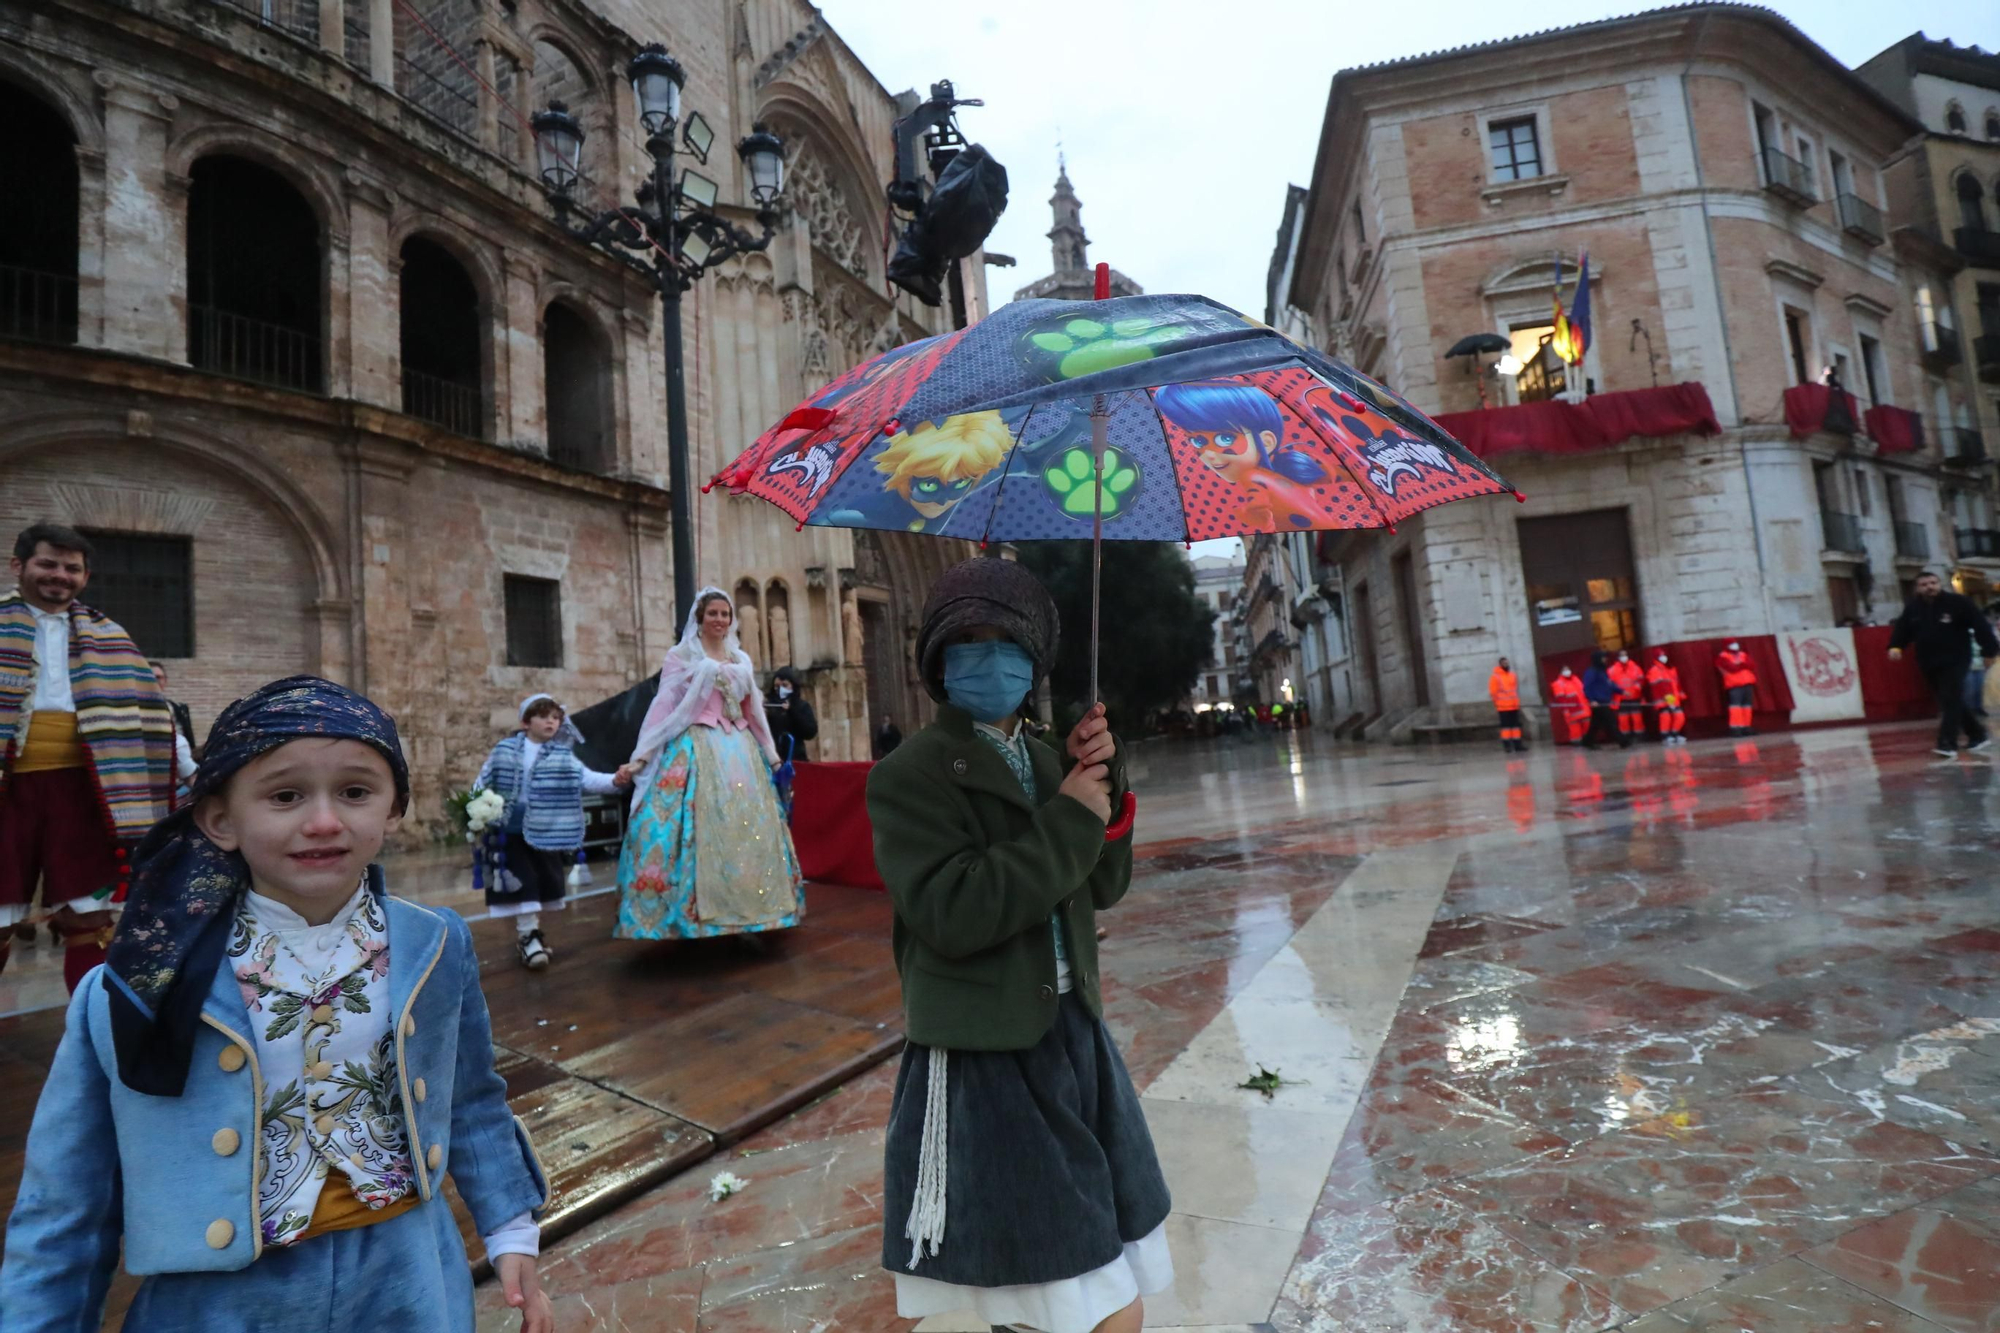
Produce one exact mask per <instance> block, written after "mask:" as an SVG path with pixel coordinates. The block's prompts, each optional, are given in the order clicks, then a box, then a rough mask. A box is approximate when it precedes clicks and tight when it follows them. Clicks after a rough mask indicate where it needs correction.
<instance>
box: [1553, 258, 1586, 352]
mask: <svg viewBox="0 0 2000 1333" xmlns="http://www.w3.org/2000/svg"><path fill="white" fill-rule="evenodd" d="M1570 306H1571V309H1572V310H1573V311H1574V314H1573V315H1566V314H1564V313H1563V303H1562V261H1561V260H1560V259H1558V260H1557V261H1556V282H1555V307H1556V316H1555V326H1556V327H1555V333H1554V335H1553V336H1552V337H1551V338H1550V340H1549V341H1550V342H1552V343H1554V344H1555V349H1556V355H1557V356H1560V357H1561V358H1562V359H1563V361H1564V362H1566V363H1567V364H1569V365H1572V366H1574V365H1580V364H1581V363H1582V361H1583V354H1584V353H1585V352H1587V351H1589V350H1590V255H1589V253H1588V252H1585V253H1584V254H1583V255H1582V256H1581V258H1580V260H1579V263H1578V265H1577V273H1576V291H1575V293H1574V295H1573V296H1572V298H1571V302H1570Z"/></svg>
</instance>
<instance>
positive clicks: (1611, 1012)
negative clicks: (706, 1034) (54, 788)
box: [481, 727, 2000, 1333]
mask: <svg viewBox="0 0 2000 1333" xmlns="http://www.w3.org/2000/svg"><path fill="white" fill-rule="evenodd" d="M1926 736H1927V733H1926V732H1925V730H1924V729H1922V728H1920V727H1890V728H1876V729H1861V728H1854V729H1845V730H1838V731H1828V732H1820V733H1807V734H1798V735H1791V736H1786V737H1779V738H1765V739H1760V740H1758V741H1756V742H1754V743H1744V744H1740V745H1739V744H1733V743H1729V742H1708V743H1701V744H1697V745H1693V746H1689V747H1687V748H1686V749H1685V750H1680V751H1674V752H1661V751H1658V750H1635V751H1633V752H1631V753H1630V754H1623V753H1614V754H1598V755H1594V756H1587V755H1584V754H1581V753H1577V752H1560V753H1557V752H1550V751H1548V750H1546V749H1545V750H1542V751H1538V752H1536V753H1534V754H1531V755H1530V756H1528V757H1527V758H1526V759H1525V760H1518V761H1514V762H1508V761H1507V760H1505V759H1504V758H1503V757H1501V756H1498V755H1492V754H1489V753H1487V752H1485V751H1483V750H1447V751H1443V752H1440V753H1438V754H1431V755H1426V754H1417V753H1412V752H1409V751H1384V750H1377V751H1372V752H1371V751H1364V750H1358V749H1355V748H1353V747H1342V746H1339V745H1333V744H1321V743H1319V742H1318V741H1317V739H1316V738H1289V737H1288V738H1281V739H1278V740H1275V741H1273V740H1263V741H1258V742H1253V743H1241V744H1229V745H1226V746H1225V745H1209V746H1204V747H1188V748H1176V749H1155V750H1153V751H1152V752H1151V763H1150V767H1151V772H1150V773H1149V774H1148V775H1147V777H1146V779H1145V780H1144V781H1143V782H1142V784H1141V786H1142V793H1143V799H1144V800H1145V802H1146V805H1145V807H1144V809H1143V811H1142V820H1143V823H1142V837H1143V836H1144V834H1145V833H1148V832H1150V833H1152V834H1153V835H1154V837H1153V839H1152V840H1150V841H1145V842H1142V846H1141V849H1140V858H1139V865H1140V870H1139V877H1138V881H1137V883H1136V884H1135V887H1134V891H1133V893H1132V896H1131V897H1130V898H1129V899H1128V900H1127V902H1126V903H1125V904H1122V905H1121V906H1120V907H1119V908H1118V909H1117V910H1116V911H1114V912H1111V913H1107V914H1106V916H1105V917H1104V921H1105V924H1106V925H1108V926H1109V927H1110V928H1111V932H1112V933H1111V936H1110V938H1109V939H1108V940H1106V941H1105V943H1104V945H1103V959H1104V967H1103V972H1104V975H1105V978H1106V1002H1107V1011H1108V1012H1107V1018H1108V1020H1109V1022H1110V1024H1111V1026H1112V1028H1113V1030H1114V1032H1115V1034H1116V1036H1117V1038H1118V1040H1119V1042H1120V1044H1121V1047H1122V1048H1123V1049H1124V1050H1125V1051H1126V1053H1127V1057H1128V1062H1129V1064H1130V1066H1131V1068H1132V1072H1133V1076H1134V1079H1135V1082H1137V1084H1138V1085H1139V1087H1140V1090H1141V1092H1142V1095H1143V1097H1144V1100H1145V1104H1146V1109H1147V1114H1148V1117H1149V1121H1150V1123H1151V1125H1152V1128H1153V1131H1154V1136H1155V1139H1156V1142H1157V1143H1158V1146H1159V1149H1160V1153H1161V1157H1162V1159H1163V1162H1164V1163H1165V1165H1166V1169H1167V1173H1168V1176H1169V1180H1170V1182H1171V1184H1172V1185H1173V1187H1174V1194H1175V1214H1174V1216H1173V1218H1172V1219H1171V1220H1170V1223H1169V1231H1170V1235H1171V1237H1172V1240H1173V1245H1174V1252H1175V1259H1176V1266H1177V1269H1178V1273H1179V1280H1178V1282H1177V1284H1176V1287H1175V1289H1174V1290H1173V1291H1172V1292H1171V1293H1168V1294H1165V1295H1162V1296H1160V1297H1157V1298H1154V1299H1152V1300H1150V1301H1149V1302H1148V1320H1147V1324H1148V1327H1162V1328H1164V1327H1177V1328H1184V1329H1203V1330H1208V1331H1209V1333H1224V1331H1228V1333H1251V1331H1252V1330H1267V1329H1279V1330H1286V1331H1287V1333H1292V1331H1294V1330H1314V1331H1322V1330H1324V1331H1326V1333H1331V1331H1333V1330H1343V1331H1345V1330H1378V1329H1379V1330H1406V1331H1408V1333H1421V1331H1425V1330H1439V1331H1440V1333H1444V1331H1448V1330H1506V1331H1507V1333H1529V1331H1530V1330H1534V1331H1539V1330H1563V1331H1565V1333H1568V1331H1571V1330H1576V1331H1581V1330H1595V1329H1607V1328H1629V1329H1633V1330H1642V1331H1643V1333H1667V1331H1669V1330H1682V1329H1730V1330H1739V1329H1741V1330H1757V1331H1759V1333H1762V1331H1763V1330H1820V1329H1828V1330H1847V1329H1852V1330H1863V1329H1870V1330H1891V1331H1894V1333H1903V1331H1905V1330H1909V1331H1915V1330H1924V1331H1925V1333H1934V1331H1935V1330H1938V1329H1954V1330H1956V1329H1980V1330H1996V1329H2000V1133H1996V1130H2000V1109H1996V1108H2000V1095H1996V1094H2000V900H1997V899H1996V898H1995V896H1994V894H1993V891H1992V885H1993V880H1994V876H1993V874H1992V872H1991V869H1990V865H1991V862H1992V860H1993V857H1994V854H1995V839H1994V837H1993V835H1992V833H1991V832H1990V826H1991V814H1990V812H1991V809H1992V805H1991V802H1992V799H1993V797H1994V796H1995V794H1996V792H2000V786H1997V785H1996V779H1995V775H1994V770H1993V769H1992V768H1991V767H1990V766H1989V765H1988V764H1987V763H1985V762H1981V761H1977V760H1973V759H1966V760H1961V761H1959V762H1956V763H1943V764H1939V763H1934V762H1932V761H1931V758H1930V756H1929V755H1928V753H1927V748H1928V742H1927V739H1926ZM1259 1066H1264V1067H1269V1068H1271V1069H1273V1070H1275V1071H1276V1072H1277V1073H1278V1074H1279V1075H1280V1077H1281V1078H1283V1079H1284V1080H1285V1082H1284V1084H1283V1085H1282V1086H1280V1087H1279V1088H1278V1089H1277V1091H1276V1092H1275V1094H1274V1095H1273V1096H1272V1097H1270V1098H1269V1099H1266V1098H1264V1097H1262V1096H1260V1095H1258V1094H1256V1093H1254V1092H1249V1091H1244V1090H1241V1089H1239V1088H1238V1087H1237V1086H1236V1085H1237V1084H1239V1083H1241V1082H1242V1081H1243V1080H1244V1078H1245V1077H1246V1076H1247V1075H1248V1074H1250V1073H1252V1072H1255V1070H1256V1068H1258V1067H1259ZM893 1075H894V1066H893V1064H891V1065H885V1066H883V1067H881V1068H879V1069H876V1070H874V1071H872V1072H870V1073H868V1074H866V1075H864V1076H862V1077H861V1078H859V1079H857V1080H856V1081H854V1082H853V1083H851V1084H849V1085H848V1086H847V1087H845V1088H843V1089H841V1090H840V1091H838V1092H836V1093H834V1094H832V1095H830V1096H829V1097H827V1098H825V1099H823V1100H822V1101H821V1102H819V1103H818V1104H816V1105H814V1106H813V1107H811V1108H809V1109H807V1110H806V1111H804V1112H802V1113H800V1114H798V1115H796V1116H793V1117H791V1118H789V1119H787V1120H785V1121H782V1122H780V1123H778V1124H776V1125H774V1126H772V1127H770V1128H768V1129H766V1130H764V1131H762V1132H761V1133H759V1134H757V1135H755V1136H753V1137H751V1138H750V1139H748V1140H746V1141H745V1142H744V1143H742V1144H740V1145H738V1146H737V1147H736V1148H735V1149H733V1150H730V1151H728V1152H726V1153H724V1154H722V1155H719V1156H717V1157H716V1158H714V1159H713V1160H712V1162H711V1163H706V1164H704V1165H703V1167H702V1168H701V1169H700V1170H699V1171H697V1172H696V1173H694V1174H692V1175H689V1176H686V1177H682V1178H681V1179H678V1180H676V1181H673V1182H671V1183H669V1184H668V1185H666V1186H664V1187H662V1188H659V1189H657V1190H655V1191H653V1192H652V1193H650V1194H648V1195H647V1196H646V1197H645V1198H643V1199H641V1200H639V1201H637V1202H635V1203H633V1204H631V1205H628V1206H627V1207H625V1208H623V1209H621V1210H620V1211H618V1212H616V1213H614V1214H612V1215H611V1216H609V1217H606V1218H603V1219H600V1220H598V1221H597V1222H594V1223H592V1224H590V1225H589V1226H587V1227H585V1228H584V1229H583V1230H581V1231H580V1232H578V1233H577V1234H576V1235H574V1236H572V1237H570V1238H569V1239H567V1240H564V1241H560V1242H557V1243H556V1244H554V1245H552V1246H551V1247H550V1251H549V1253H548V1256H547V1259H546V1262H545V1265H544V1274H545V1277H546V1279H547V1281H548V1283H549V1285H550V1286H551V1287H552V1288H553V1289H554V1290H555V1291H556V1292H557V1293H558V1309H559V1311H560V1313H561V1315H562V1318H563V1327H564V1328H565V1329H629V1330H674V1331H676V1333H695V1331H696V1330H703V1331H706V1333H723V1331H727V1333H734V1331H735V1330H745V1331H748V1330H757V1331H759V1333H777V1331H780V1330H785V1331H790V1330H797V1333H831V1331H832V1330H866V1331H868V1333H874V1331H875V1330H898V1331H899V1333H900V1331H903V1330H909V1329H911V1328H912V1327H913V1325H912V1323H911V1321H908V1320H902V1319H899V1318H898V1317H897V1316H896V1314H895V1308H894V1296H893V1289H892V1287H891V1284H890V1282H889V1281H888V1279H887V1277H886V1275H885V1274H884V1273H883V1272H882V1270H881V1268H880V1260H881V1254H882V1239H881V1234H880V1230H879V1227H878V1225H877V1219H878V1217H879V1215H880V1197H879V1196H880V1190H881V1166H880V1153H881V1142H882V1134H881V1127H882V1124H883V1121H884V1119H885V1118H886V1115H887V1110H888V1103H889V1091H890V1087H891V1082H892V1079H893ZM711 1169H728V1170H731V1171H734V1172H735V1173H736V1174H738V1175H739V1176H742V1177H744V1178H746V1179H747V1180H748V1181H749V1182H750V1184H749V1186H748V1187H747V1188H746V1189H745V1191H744V1192H743V1193H741V1194H739V1195H737V1196H735V1197H733V1198H731V1199H728V1200H726V1201H724V1202H722V1203H719V1204H718V1203H711V1202H709V1201H708V1198H707V1195H706V1189H707V1181H708V1177H709V1175H710V1173H711ZM956 1202H957V1201H956V1200H954V1203H956ZM481 1301H482V1311H483V1314H482V1325H481V1326H482V1328H492V1329H499V1328H503V1327H508V1326H510V1322H511V1321H510V1320H509V1319H508V1318H506V1317H505V1316H504V1315H503V1314H502V1312H501V1311H500V1309H499V1306H498V1301H497V1293H493V1292H491V1291H488V1290H485V1289H482V1293H481ZM916 1327H919V1328H920V1330H921V1333H947V1331H949V1330H960V1329H983V1326H981V1325H978V1324H976V1323H973V1322H972V1321H970V1320H969V1319H968V1318H963V1317H950V1316H947V1317H942V1318H938V1319H933V1320H929V1321H926V1322H925V1323H924V1324H923V1325H921V1326H916Z"/></svg>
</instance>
